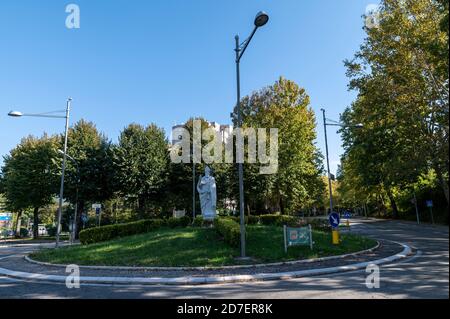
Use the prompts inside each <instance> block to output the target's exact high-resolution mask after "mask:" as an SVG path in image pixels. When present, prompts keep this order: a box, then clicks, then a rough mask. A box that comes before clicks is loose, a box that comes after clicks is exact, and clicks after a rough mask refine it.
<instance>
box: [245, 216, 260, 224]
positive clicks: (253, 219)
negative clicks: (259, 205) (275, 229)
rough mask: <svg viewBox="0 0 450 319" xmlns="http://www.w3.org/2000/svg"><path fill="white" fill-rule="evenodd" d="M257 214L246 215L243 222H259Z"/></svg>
mask: <svg viewBox="0 0 450 319" xmlns="http://www.w3.org/2000/svg"><path fill="white" fill-rule="evenodd" d="M259 220H260V219H259V216H253V215H252V216H247V217H245V222H246V223H247V224H249V225H256V224H259Z"/></svg>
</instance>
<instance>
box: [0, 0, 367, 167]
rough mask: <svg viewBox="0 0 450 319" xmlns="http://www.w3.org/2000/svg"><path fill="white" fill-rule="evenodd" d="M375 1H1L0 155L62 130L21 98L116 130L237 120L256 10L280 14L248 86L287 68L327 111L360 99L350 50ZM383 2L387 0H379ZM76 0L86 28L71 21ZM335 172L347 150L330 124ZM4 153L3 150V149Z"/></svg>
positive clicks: (253, 50) (252, 54)
mask: <svg viewBox="0 0 450 319" xmlns="http://www.w3.org/2000/svg"><path fill="white" fill-rule="evenodd" d="M373 2H374V0H344V1H343V0H320V1H318V0H277V1H273V0H245V1H242V0H189V1H188V0H151V1H148V0H146V1H144V0H141V1H138V0H134V1H130V0H128V1H125V0H114V1H107V0H73V1H61V0H40V1H35V0H2V1H1V2H0V41H1V50H0V155H5V154H7V153H8V152H9V150H10V149H12V148H13V147H14V146H15V145H16V144H17V143H18V142H19V141H20V139H21V138H22V137H24V136H26V135H28V134H33V135H41V134H42V133H43V132H44V131H46V132H48V133H58V132H62V131H63V128H64V123H63V121H62V120H53V119H40V118H20V119H15V118H10V117H7V116H6V114H7V113H8V112H9V111H10V110H11V109H19V110H21V111H24V112H44V111H51V110H56V109H63V108H64V106H65V101H66V99H67V97H69V96H70V97H72V98H73V99H74V101H73V111H72V119H71V122H72V123H73V122H75V121H77V120H79V119H81V118H85V119H87V120H90V121H93V122H95V123H96V124H97V127H98V128H99V129H100V130H101V131H103V132H104V133H106V134H107V135H108V136H109V137H110V138H111V139H112V140H113V141H116V140H117V136H118V135H119V132H120V131H121V130H122V129H123V128H124V127H125V126H126V125H127V124H129V123H131V122H137V123H141V124H148V123H150V122H155V123H156V124H157V125H159V126H161V127H163V128H164V129H165V130H166V134H167V135H169V133H170V128H171V126H172V125H173V124H175V123H181V122H183V121H185V120H186V119H188V118H189V117H191V116H203V117H205V118H207V119H209V120H211V121H217V122H220V123H224V124H225V123H229V121H230V119H229V114H230V111H231V110H232V108H233V105H234V104H235V94H236V93H235V92H236V89H235V65H234V51H233V48H234V36H235V34H236V33H239V35H240V36H241V38H242V39H244V38H245V37H246V36H248V35H249V33H250V32H251V30H252V26H253V19H254V16H255V14H256V13H257V12H258V11H260V10H265V11H267V12H268V13H269V15H270V22H269V24H268V25H267V26H265V27H264V28H262V29H260V30H259V31H258V33H257V34H256V36H255V38H254V40H253V41H252V43H251V46H250V47H249V48H248V51H247V52H246V54H245V57H244V58H243V60H242V93H243V95H245V94H249V93H251V92H252V91H254V90H257V89H260V88H262V87H264V86H267V85H270V84H272V83H273V82H274V81H276V80H277V79H278V77H279V76H281V75H282V76H284V77H286V78H288V79H291V80H294V81H295V82H297V83H298V84H299V85H300V86H302V87H304V88H306V90H307V92H308V94H309V95H310V96H311V102H312V107H313V108H314V110H315V111H316V114H317V120H318V140H317V144H318V146H319V147H320V148H321V149H324V141H323V133H322V132H323V129H322V118H321V113H320V108H321V107H324V108H326V109H327V111H328V114H329V116H328V117H329V118H332V119H338V117H339V114H340V113H341V112H342V111H343V110H344V108H345V107H346V106H348V105H349V104H350V103H351V101H352V100H353V99H354V93H352V92H348V91H347V83H348V80H347V78H346V77H345V68H344V66H343V63H342V61H343V60H344V59H346V58H351V57H352V56H353V54H354V52H355V51H356V50H357V49H358V47H359V45H360V44H361V43H362V40H363V38H364V36H365V34H364V32H363V30H362V26H363V19H362V17H361V16H362V15H363V14H364V13H365V9H366V7H367V5H369V4H370V3H373ZM375 2H376V1H375ZM69 3H75V4H78V5H79V7H80V9H81V28H80V29H77V30H69V29H67V28H66V27H65V20H66V16H67V13H65V7H66V5H67V4H69ZM329 137H330V138H329V144H330V153H331V163H332V171H335V170H336V167H337V163H338V161H339V154H340V153H341V152H342V149H341V146H340V145H341V142H340V138H339V136H338V135H337V134H336V130H335V129H334V128H332V127H331V128H329ZM0 163H1V160H0Z"/></svg>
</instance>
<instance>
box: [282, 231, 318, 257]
mask: <svg viewBox="0 0 450 319" xmlns="http://www.w3.org/2000/svg"><path fill="white" fill-rule="evenodd" d="M283 231H284V252H285V253H287V249H288V247H290V246H297V245H309V247H310V248H311V249H313V240H312V230H311V225H308V227H299V228H293V227H287V226H286V225H284V226H283Z"/></svg>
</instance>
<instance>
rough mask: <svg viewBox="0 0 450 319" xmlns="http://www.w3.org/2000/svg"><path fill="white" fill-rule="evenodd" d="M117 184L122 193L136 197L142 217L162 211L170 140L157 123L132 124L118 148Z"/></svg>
mask: <svg viewBox="0 0 450 319" xmlns="http://www.w3.org/2000/svg"><path fill="white" fill-rule="evenodd" d="M113 153H114V161H113V162H114V169H115V173H116V177H115V178H116V185H117V187H118V190H119V192H120V194H121V195H123V196H126V197H128V198H133V199H136V200H137V202H138V218H140V219H142V218H145V217H148V216H152V215H155V213H157V212H159V211H161V203H162V201H163V196H162V195H163V193H164V188H165V187H166V184H167V178H168V172H169V171H168V169H169V152H168V142H167V139H166V137H165V133H164V130H163V129H160V128H158V127H157V126H156V125H155V124H150V125H149V126H147V127H143V126H141V125H138V124H130V125H129V126H128V127H126V128H125V129H124V130H123V131H122V132H121V134H120V138H119V144H118V146H117V147H116V148H115V149H114V152H113Z"/></svg>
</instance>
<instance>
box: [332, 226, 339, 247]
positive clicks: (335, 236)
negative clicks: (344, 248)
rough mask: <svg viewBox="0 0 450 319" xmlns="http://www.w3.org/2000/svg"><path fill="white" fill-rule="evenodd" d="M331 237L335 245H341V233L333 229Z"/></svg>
mask: <svg viewBox="0 0 450 319" xmlns="http://www.w3.org/2000/svg"><path fill="white" fill-rule="evenodd" d="M331 236H332V239H333V245H339V231H338V230H337V229H333V231H332V233H331Z"/></svg>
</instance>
